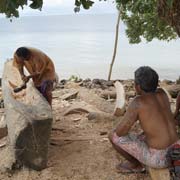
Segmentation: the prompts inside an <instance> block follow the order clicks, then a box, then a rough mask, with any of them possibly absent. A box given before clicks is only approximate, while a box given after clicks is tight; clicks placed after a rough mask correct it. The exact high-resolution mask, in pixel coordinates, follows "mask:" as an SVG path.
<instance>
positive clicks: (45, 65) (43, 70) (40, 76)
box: [38, 61, 48, 80]
mask: <svg viewBox="0 0 180 180" xmlns="http://www.w3.org/2000/svg"><path fill="white" fill-rule="evenodd" d="M47 66H48V62H47V61H44V64H43V67H42V69H41V71H40V72H39V73H38V74H39V77H38V80H41V78H42V76H43V74H44V72H45V70H46V67H47Z"/></svg>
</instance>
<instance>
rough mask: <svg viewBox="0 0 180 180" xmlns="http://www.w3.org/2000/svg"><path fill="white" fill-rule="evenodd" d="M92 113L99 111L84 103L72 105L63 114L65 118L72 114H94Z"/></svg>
mask: <svg viewBox="0 0 180 180" xmlns="http://www.w3.org/2000/svg"><path fill="white" fill-rule="evenodd" d="M94 111H99V110H97V109H96V108H94V107H93V106H91V105H88V104H86V103H81V102H80V103H76V104H72V105H71V107H69V108H68V109H67V110H66V111H65V112H64V114H63V115H64V116H67V115H69V114H74V113H80V112H83V113H90V112H94Z"/></svg>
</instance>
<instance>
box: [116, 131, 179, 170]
mask: <svg viewBox="0 0 180 180" xmlns="http://www.w3.org/2000/svg"><path fill="white" fill-rule="evenodd" d="M113 143H114V144H116V145H117V146H119V147H120V148H121V149H123V150H124V151H126V152H127V153H128V154H130V155H131V156H133V157H134V158H136V159H137V160H138V161H140V162H141V163H142V164H144V165H147V166H149V167H152V168H166V167H168V166H169V164H168V161H167V158H166V155H167V151H168V149H169V148H170V147H171V146H172V145H171V146H170V147H168V148H166V149H163V150H159V149H153V148H150V147H148V145H147V144H146V142H145V137H143V136H139V135H137V134H128V135H126V136H121V137H119V136H117V134H116V133H114V135H113ZM176 144H180V140H179V141H177V142H176Z"/></svg>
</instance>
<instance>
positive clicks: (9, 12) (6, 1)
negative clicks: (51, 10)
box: [0, 0, 43, 18]
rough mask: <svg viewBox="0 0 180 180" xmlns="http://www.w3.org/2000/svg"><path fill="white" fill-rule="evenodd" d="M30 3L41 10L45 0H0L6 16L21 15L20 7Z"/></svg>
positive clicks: (1, 8)
mask: <svg viewBox="0 0 180 180" xmlns="http://www.w3.org/2000/svg"><path fill="white" fill-rule="evenodd" d="M28 2H31V3H30V5H29V6H30V7H31V8H32V9H39V10H41V8H42V5H43V0H29V1H28V0H0V13H4V14H5V15H6V17H8V18H11V17H19V11H18V9H19V8H22V9H23V8H24V6H27V5H28Z"/></svg>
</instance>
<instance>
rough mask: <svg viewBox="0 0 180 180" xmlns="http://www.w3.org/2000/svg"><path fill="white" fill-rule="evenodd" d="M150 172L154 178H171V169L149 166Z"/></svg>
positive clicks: (159, 179)
mask: <svg viewBox="0 0 180 180" xmlns="http://www.w3.org/2000/svg"><path fill="white" fill-rule="evenodd" d="M149 174H150V176H151V179H152V180H170V173H169V169H167V168H165V169H154V168H149Z"/></svg>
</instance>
